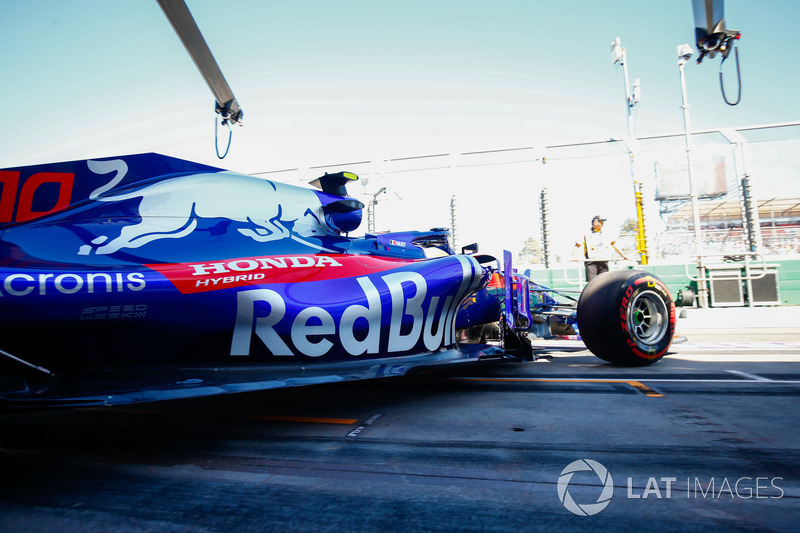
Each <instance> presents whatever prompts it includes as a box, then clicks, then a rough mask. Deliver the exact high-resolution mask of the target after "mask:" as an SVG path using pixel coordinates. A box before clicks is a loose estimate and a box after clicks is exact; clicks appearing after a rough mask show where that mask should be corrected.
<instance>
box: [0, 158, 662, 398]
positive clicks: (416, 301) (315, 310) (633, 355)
mask: <svg viewBox="0 0 800 533" xmlns="http://www.w3.org/2000/svg"><path fill="white" fill-rule="evenodd" d="M355 179H357V177H356V176H355V175H354V174H350V173H346V172H340V173H337V174H326V175H325V176H323V177H321V178H319V179H317V180H315V181H314V182H312V185H314V186H315V187H316V188H315V189H311V188H302V187H295V186H291V185H286V184H282V183H278V182H273V181H269V180H266V179H262V178H257V177H252V176H247V175H242V174H236V173H233V172H228V171H225V170H222V169H219V168H214V167H210V166H206V165H201V164H197V163H192V162H189V161H183V160H179V159H175V158H171V157H166V156H162V155H157V154H138V155H130V156H123V157H117V158H111V159H102V160H99V159H98V160H84V161H71V162H63V163H54V164H47V165H36V166H28V167H19V168H9V169H4V170H0V184H2V196H0V399H1V400H2V404H4V405H5V406H8V407H17V406H67V405H73V406H74V405H91V404H103V405H112V404H123V403H132V402H142V401H154V400H164V399H173V398H187V397H196V396H205V395H213V394H223V393H231V392H239V391H252V390H264V389H270V388H276V387H288V386H298V385H309V384H316V383H327V382H334V381H344V380H353V379H368V378H377V377H382V376H396V375H403V374H406V373H407V372H409V370H411V369H413V368H415V367H422V366H430V365H439V364H446V363H460V362H466V361H476V360H479V359H482V358H504V357H516V358H518V359H531V358H532V357H533V353H532V349H531V344H530V341H529V340H528V336H527V332H528V330H529V329H530V328H531V326H532V325H533V322H532V321H535V317H543V316H544V317H548V316H551V315H553V316H555V315H564V314H565V313H566V314H568V315H570V316H571V317H575V316H576V315H577V321H578V326H579V329H580V332H581V335H582V337H583V339H584V342H585V343H586V345H587V346H588V347H589V348H590V349H591V350H592V351H593V352H594V353H595V354H597V355H598V356H599V357H601V358H603V359H606V360H608V361H611V362H615V363H620V364H627V365H640V364H648V363H651V362H654V361H656V360H658V359H660V358H661V357H662V356H663V355H664V354H665V353H666V351H667V349H668V347H669V344H670V341H671V339H672V335H673V332H674V327H675V312H674V305H673V304H672V301H671V299H670V296H669V292H668V291H667V289H666V287H665V286H664V285H663V283H661V282H660V281H659V280H657V279H656V278H654V277H653V276H651V275H649V274H646V273H644V272H638V271H630V270H629V271H619V272H613V273H611V274H607V275H604V276H601V277H598V278H596V279H595V280H593V281H592V283H590V284H589V285H588V286H587V287H586V289H585V290H584V291H583V293H582V295H581V297H580V300H579V301H578V304H577V308H575V307H573V308H572V310H571V311H569V310H567V311H565V310H564V308H563V307H561V306H560V305H559V304H557V303H556V302H555V301H554V300H553V299H552V298H551V297H550V296H549V295H548V293H546V292H542V289H541V288H531V287H530V284H529V281H528V279H527V278H525V277H524V276H521V275H519V274H516V273H515V272H514V271H513V269H512V267H511V261H510V254H506V255H507V257H506V258H505V261H504V265H503V268H502V269H501V268H500V265H499V263H498V262H497V261H496V260H495V259H494V258H491V257H488V256H480V255H464V254H455V253H454V252H453V250H452V248H451V247H450V245H449V244H448V239H447V237H448V233H447V231H446V230H431V231H428V232H404V233H388V234H367V235H365V236H363V237H358V238H353V237H349V236H348V234H349V232H352V231H354V230H355V229H357V228H358V226H359V225H360V223H361V215H362V208H363V207H364V206H363V204H362V203H361V202H359V201H358V200H356V199H354V198H351V197H348V196H347V191H346V185H347V184H348V183H350V182H352V181H353V180H355ZM493 280H494V281H493ZM531 295H533V296H534V298H533V299H531ZM536 295H539V296H536ZM532 317H533V318H532Z"/></svg>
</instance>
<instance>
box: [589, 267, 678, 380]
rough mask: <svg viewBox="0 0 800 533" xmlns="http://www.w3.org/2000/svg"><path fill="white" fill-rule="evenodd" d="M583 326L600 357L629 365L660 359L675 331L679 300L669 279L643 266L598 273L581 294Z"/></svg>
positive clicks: (639, 364) (591, 348) (646, 363)
mask: <svg viewBox="0 0 800 533" xmlns="http://www.w3.org/2000/svg"><path fill="white" fill-rule="evenodd" d="M578 328H579V331H580V335H581V338H582V339H583V342H584V343H585V344H586V347H587V348H589V350H591V351H592V353H593V354H595V355H596V356H597V357H599V358H600V359H603V360H605V361H608V362H610V363H614V364H618V365H626V366H644V365H649V364H652V363H655V362H656V361H658V360H659V359H661V358H662V357H664V355H665V354H666V353H667V350H668V349H669V346H670V344H671V343H672V337H673V335H674V334H675V304H674V303H673V302H672V297H671V296H670V293H669V289H667V286H666V285H664V283H663V282H662V281H661V280H660V279H658V278H657V277H655V276H653V275H652V274H648V273H647V272H643V271H641V270H612V271H610V272H606V273H604V274H601V275H599V276H597V277H596V278H594V279H593V280H592V281H590V282H589V283H588V284H587V285H586V287H585V288H584V289H583V292H581V297H580V299H579V300H578Z"/></svg>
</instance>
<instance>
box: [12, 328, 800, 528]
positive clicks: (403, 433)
mask: <svg viewBox="0 0 800 533" xmlns="http://www.w3.org/2000/svg"><path fill="white" fill-rule="evenodd" d="M679 326H680V322H679ZM779 329H780V331H779ZM684 330H685V332H691V334H687V335H686V336H687V341H686V342H684V343H681V344H676V345H674V346H673V348H672V350H671V353H670V354H669V355H668V356H667V357H666V358H664V359H663V360H662V361H660V362H659V363H657V364H655V365H653V366H649V367H644V368H619V367H614V366H612V365H609V364H606V363H604V362H602V361H600V360H598V359H596V358H594V357H593V356H592V355H591V354H590V353H589V352H587V351H586V350H585V349H583V347H582V345H581V344H580V343H579V342H577V341H544V342H539V343H538V344H537V343H536V342H535V345H537V346H538V348H539V350H537V353H538V354H539V355H541V356H542V357H541V358H540V359H539V360H537V361H535V362H528V363H511V362H508V363H501V364H493V365H474V366H467V367H462V368H458V369H456V370H451V371H448V372H431V373H427V374H423V375H419V376H415V377H412V378H401V379H396V378H391V379H384V380H378V381H372V382H355V383H348V384H337V385H326V386H319V387H309V388H297V389H286V390H278V391H271V392H263V393H249V394H242V395H235V396H226V397H216V398H205V399H200V400H190V401H178V402H163V403H158V404H143V405H137V406H132V407H129V408H124V409H123V408H117V409H113V408H106V409H73V410H65V411H54V412H38V413H21V414H13V415H6V416H3V417H0V473H1V474H0V531H26V532H35V531H48V532H49V531H59V532H61V533H66V532H71V531H81V532H83V531H200V532H203V531H237V532H242V531H315V532H316V531H359V532H363V531H404V532H412V531H535V530H548V531H552V530H570V531H589V530H591V531H595V530H610V531H640V530H642V529H645V528H646V529H647V530H650V531H703V532H709V531H726V532H727V531H737V530H742V529H753V530H760V531H796V530H797V524H798V523H800V446H799V445H798V442H800V409H798V407H799V406H800V335H798V333H799V332H800V329H793V328H775V329H773V330H772V335H771V336H767V335H762V334H760V333H757V332H761V331H762V330H755V331H754V332H753V335H752V336H751V337H749V338H747V339H739V338H737V340H731V333H732V332H731V331H730V330H729V329H726V330H711V329H706V330H693V329H690V328H684ZM741 331H743V330H740V332H739V334H742V335H746V332H745V333H741ZM698 332H699V333H698ZM693 337H694V338H693Z"/></svg>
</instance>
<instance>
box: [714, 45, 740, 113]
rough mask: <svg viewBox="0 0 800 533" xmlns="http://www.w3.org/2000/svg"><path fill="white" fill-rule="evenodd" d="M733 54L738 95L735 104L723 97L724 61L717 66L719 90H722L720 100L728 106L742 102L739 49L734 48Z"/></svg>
mask: <svg viewBox="0 0 800 533" xmlns="http://www.w3.org/2000/svg"><path fill="white" fill-rule="evenodd" d="M733 52H734V53H735V54H736V80H737V82H738V83H739V94H738V95H737V96H736V101H735V102H731V101H730V100H728V97H727V96H726V95H725V83H724V82H723V81H722V65H723V64H724V63H725V59H723V60H722V62H721V63H720V64H719V88H720V89H721V90H722V99H723V100H725V103H726V104H728V105H730V106H734V105H737V104H738V103H739V102H741V101H742V72H741V70H740V69H739V49H738V48H736V47H734V49H733Z"/></svg>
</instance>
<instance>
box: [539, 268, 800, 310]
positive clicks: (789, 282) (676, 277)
mask: <svg viewBox="0 0 800 533" xmlns="http://www.w3.org/2000/svg"><path fill="white" fill-rule="evenodd" d="M767 264H768V265H770V266H774V267H775V269H776V271H777V273H778V295H779V297H780V301H781V304H782V305H800V259H779V258H778V259H772V258H771V259H769V260H768V261H767ZM641 270H646V271H648V272H651V273H653V274H655V275H656V276H658V277H659V278H660V279H661V280H662V281H663V282H664V283H665V284H666V285H667V287H668V288H669V290H670V292H671V293H672V296H673V298H675V297H677V295H678V291H681V290H684V289H686V288H687V287H692V288H694V287H695V283H694V282H693V281H691V280H690V279H689V277H688V276H687V274H686V267H685V266H684V263H680V264H659V265H647V266H646V267H641ZM695 270H696V269H695V268H694V266H690V267H689V273H691V274H692V275H694V274H695ZM565 272H566V276H567V279H570V280H573V281H576V280H577V276H578V266H577V265H576V266H570V267H567V268H551V269H549V270H531V271H529V272H528V274H529V276H530V278H531V279H532V280H533V281H535V282H536V283H539V284H540V285H545V286H547V287H550V288H552V289H558V290H569V289H571V290H579V289H580V286H578V285H575V284H570V283H568V282H567V281H565Z"/></svg>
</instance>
